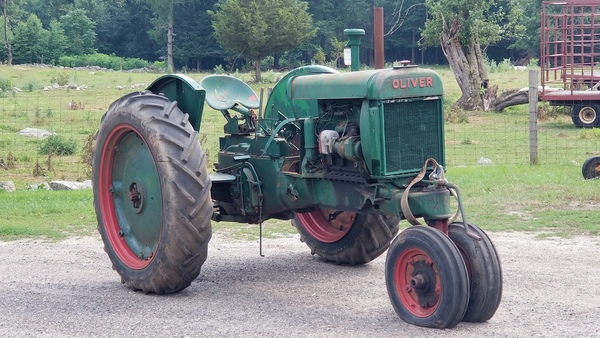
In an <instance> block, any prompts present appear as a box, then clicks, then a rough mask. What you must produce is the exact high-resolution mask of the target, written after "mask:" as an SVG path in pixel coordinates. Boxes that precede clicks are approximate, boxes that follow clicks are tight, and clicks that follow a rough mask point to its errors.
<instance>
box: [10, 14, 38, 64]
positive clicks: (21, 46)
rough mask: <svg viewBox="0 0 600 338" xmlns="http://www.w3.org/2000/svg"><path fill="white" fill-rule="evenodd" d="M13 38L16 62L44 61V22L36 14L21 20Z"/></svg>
mask: <svg viewBox="0 0 600 338" xmlns="http://www.w3.org/2000/svg"><path fill="white" fill-rule="evenodd" d="M13 40H14V41H13V47H14V60H15V62H16V63H32V62H41V61H42V56H43V52H44V48H45V40H46V36H45V33H44V28H42V22H41V21H40V19H39V18H38V17H37V16H36V15H35V14H30V15H29V18H27V21H22V22H19V24H18V25H17V27H16V28H15V32H14V39H13Z"/></svg>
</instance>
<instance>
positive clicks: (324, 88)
mask: <svg viewBox="0 0 600 338" xmlns="http://www.w3.org/2000/svg"><path fill="white" fill-rule="evenodd" d="M443 93H444V91H443V86H442V80H441V78H440V77H439V75H438V74H437V73H435V72H433V71H431V70H428V69H421V68H418V67H415V66H403V67H396V68H392V69H380V70H370V71H360V72H347V73H336V74H316V75H310V76H299V77H296V78H294V79H293V81H292V82H291V92H290V94H291V97H290V99H292V100H311V99H350V98H367V99H375V100H379V99H393V98H411V97H423V96H441V95H443Z"/></svg>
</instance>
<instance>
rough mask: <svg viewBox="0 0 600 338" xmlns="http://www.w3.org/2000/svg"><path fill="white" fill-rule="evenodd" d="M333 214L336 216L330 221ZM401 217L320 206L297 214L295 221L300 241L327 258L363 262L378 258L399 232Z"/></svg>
mask: <svg viewBox="0 0 600 338" xmlns="http://www.w3.org/2000/svg"><path fill="white" fill-rule="evenodd" d="M330 215H334V216H335V219H332V220H330V218H332V217H333V216H330ZM399 223H400V219H399V218H398V217H387V216H380V215H365V214H357V213H353V212H347V211H345V212H340V211H336V210H332V209H325V208H320V209H317V210H314V211H311V212H307V213H298V214H296V216H295V217H294V219H293V220H292V224H293V225H294V226H295V227H296V228H297V229H298V232H299V233H300V240H301V241H302V242H304V243H306V245H308V247H309V248H310V250H311V254H313V255H315V254H316V255H318V256H319V257H321V258H323V259H324V260H325V261H333V262H335V263H336V264H349V265H361V264H365V263H368V262H370V261H372V260H373V259H375V258H377V257H379V256H380V255H381V254H382V253H384V252H385V250H387V248H388V247H389V245H390V242H391V241H392V239H393V238H394V236H396V234H397V233H398V224H399Z"/></svg>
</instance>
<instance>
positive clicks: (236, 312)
mask: <svg viewBox="0 0 600 338" xmlns="http://www.w3.org/2000/svg"><path fill="white" fill-rule="evenodd" d="M489 235H490V237H491V238H492V240H493V241H494V243H495V245H496V248H497V250H498V252H499V254H500V258H501V260H502V266H503V273H504V292H503V298H502V303H501V304H500V307H499V309H498V311H497V312H496V315H495V316H494V317H493V318H492V319H491V320H489V321H488V322H486V323H480V324H472V323H460V324H459V325H458V326H457V327H456V328H454V329H451V330H434V329H425V328H420V327H416V326H412V325H409V324H406V323H404V322H403V321H401V320H400V319H399V318H398V317H397V316H396V314H395V312H394V310H393V308H392V306H391V304H390V302H389V299H388V296H387V291H386V287H385V281H384V262H385V257H380V258H378V259H377V260H375V261H373V262H371V263H369V264H367V265H364V266H360V267H348V266H336V265H334V264H327V263H323V262H322V261H321V260H320V259H318V258H317V257H314V256H311V255H310V252H309V250H308V248H307V247H306V246H305V245H304V244H302V243H300V241H299V240H298V238H297V237H295V236H294V237H293V238H290V237H287V238H278V239H265V240H264V243H263V244H264V253H265V255H266V256H265V257H259V255H258V242H257V241H233V240H230V239H228V238H224V237H223V236H221V235H219V234H215V236H214V237H213V240H212V241H211V243H210V245H209V257H208V260H207V262H206V263H205V265H204V266H203V270H202V272H201V274H200V277H199V278H198V279H197V280H195V281H194V282H193V283H192V285H191V286H190V287H189V288H187V289H185V290H184V291H182V292H180V293H178V294H174V295H167V296H156V295H144V294H142V293H140V292H135V291H131V290H129V289H127V288H126V287H125V286H123V285H122V284H121V283H120V282H119V281H120V279H119V276H118V275H117V274H116V273H115V272H114V271H112V269H111V268H110V262H109V259H108V257H107V256H106V254H105V253H104V252H103V250H102V247H103V245H102V242H101V241H100V239H99V238H98V236H93V237H84V238H71V239H68V240H66V241H62V242H59V243H47V242H42V241H31V240H26V241H16V242H2V243H0V271H2V277H1V280H2V285H3V288H2V292H1V294H0V307H1V308H2V311H0V336H13V337H14V336H22V335H23V336H36V337H74V336H76V337H90V336H94V337H121V336H124V335H133V336H136V337H144V336H158V337H164V336H169V337H242V336H243V337H265V336H268V337H306V336H309V337H316V336H318V337H342V336H352V337H387V336H398V335H400V336H406V337H426V336H427V337H442V336H443V337H591V336H596V335H597V334H598V331H599V330H600V324H599V321H598V318H600V292H598V291H599V290H598V288H599V286H598V285H600V269H598V268H597V266H598V257H600V238H598V237H574V238H569V239H565V238H546V239H543V240H540V239H536V238H535V236H536V234H535V233H531V234H529V233H516V232H507V233H490V234H489Z"/></svg>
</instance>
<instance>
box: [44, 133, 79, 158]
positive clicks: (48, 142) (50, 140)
mask: <svg viewBox="0 0 600 338" xmlns="http://www.w3.org/2000/svg"><path fill="white" fill-rule="evenodd" d="M76 149H77V143H76V142H75V140H73V139H66V138H64V137H62V136H60V135H50V136H48V137H47V138H46V139H45V140H44V141H42V143H41V144H40V150H39V153H40V154H42V155H47V154H54V155H58V156H68V155H73V154H75V150H76Z"/></svg>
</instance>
